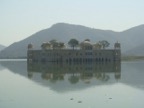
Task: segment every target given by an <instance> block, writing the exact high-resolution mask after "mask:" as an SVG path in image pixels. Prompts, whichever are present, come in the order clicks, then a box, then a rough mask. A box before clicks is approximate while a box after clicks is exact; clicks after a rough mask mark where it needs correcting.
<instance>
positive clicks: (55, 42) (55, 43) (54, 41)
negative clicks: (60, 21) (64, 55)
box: [50, 39, 58, 49]
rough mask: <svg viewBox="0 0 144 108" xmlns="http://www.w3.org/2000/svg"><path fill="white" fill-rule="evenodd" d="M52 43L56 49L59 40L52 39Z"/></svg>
mask: <svg viewBox="0 0 144 108" xmlns="http://www.w3.org/2000/svg"><path fill="white" fill-rule="evenodd" d="M50 44H51V46H52V48H53V49H55V48H57V47H58V42H57V41H56V40H55V39H53V40H51V41H50Z"/></svg>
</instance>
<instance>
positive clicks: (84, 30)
mask: <svg viewBox="0 0 144 108" xmlns="http://www.w3.org/2000/svg"><path fill="white" fill-rule="evenodd" d="M143 31H144V25H140V26H137V27H133V28H131V29H128V30H125V31H122V32H114V31H111V30H100V29H94V28H89V27H85V26H82V25H73V24H67V23H57V24H54V25H52V26H51V27H50V28H48V29H44V30H41V31H39V32H37V33H35V34H33V35H31V36H29V37H28V38H26V39H24V40H21V41H19V42H15V43H13V44H12V45H10V46H8V47H7V48H5V49H4V50H2V51H1V52H0V58H19V57H20V58H22V57H26V54H27V45H28V44H29V43H32V44H33V45H34V48H36V49H38V48H40V46H41V44H42V43H43V42H48V41H50V40H52V39H56V40H58V41H62V42H65V43H67V42H68V41H69V40H70V39H71V38H76V39H77V40H79V41H83V40H84V39H87V38H88V39H90V40H91V41H92V42H98V41H100V40H107V41H109V42H110V43H111V45H113V43H114V42H116V41H119V42H120V43H121V44H122V53H125V52H126V51H128V50H131V49H132V48H134V47H137V46H140V45H142V44H143V35H144V32H143Z"/></svg>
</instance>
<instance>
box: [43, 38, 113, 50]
mask: <svg viewBox="0 0 144 108" xmlns="http://www.w3.org/2000/svg"><path fill="white" fill-rule="evenodd" d="M84 42H89V43H90V40H89V39H85V40H84V41H83V42H81V43H80V42H79V41H78V40H77V39H70V40H69V41H68V43H67V44H68V46H69V47H71V48H72V49H73V50H74V49H75V48H76V47H80V48H82V47H83V46H84V45H85V43H84ZM109 45H110V43H109V42H108V41H106V40H102V41H99V42H97V43H95V44H93V45H92V46H94V47H95V48H97V49H105V48H106V47H109ZM65 47H66V45H65V43H63V42H58V41H57V40H55V39H53V40H51V41H49V42H44V43H43V44H42V45H41V48H42V49H44V50H46V49H50V48H52V49H64V48H65Z"/></svg>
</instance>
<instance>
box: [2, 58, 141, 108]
mask: <svg viewBox="0 0 144 108" xmlns="http://www.w3.org/2000/svg"><path fill="white" fill-rule="evenodd" d="M143 100H144V61H132V62H122V63H121V64H116V65H115V64H109V63H107V64H75V65H63V64H60V65H59V64H58V65H49V64H30V65H27V62H26V61H22V60H18V61H14V60H11V61H1V62H0V108H143V107H144V102H143Z"/></svg>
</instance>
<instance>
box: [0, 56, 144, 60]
mask: <svg viewBox="0 0 144 108" xmlns="http://www.w3.org/2000/svg"><path fill="white" fill-rule="evenodd" d="M26 59H27V57H17V58H0V61H6V60H26ZM136 60H144V56H122V57H121V61H136Z"/></svg>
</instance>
